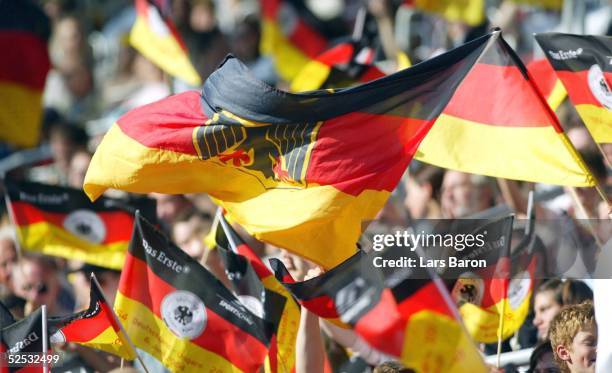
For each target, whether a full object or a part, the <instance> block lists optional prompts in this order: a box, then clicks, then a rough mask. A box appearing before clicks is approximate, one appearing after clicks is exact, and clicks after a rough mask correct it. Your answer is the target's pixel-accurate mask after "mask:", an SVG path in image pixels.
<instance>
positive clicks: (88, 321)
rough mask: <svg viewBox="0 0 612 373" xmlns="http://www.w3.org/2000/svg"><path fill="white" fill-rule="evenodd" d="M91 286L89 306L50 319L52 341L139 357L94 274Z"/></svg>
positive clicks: (121, 355) (125, 357)
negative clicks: (76, 311) (67, 314)
mask: <svg viewBox="0 0 612 373" xmlns="http://www.w3.org/2000/svg"><path fill="white" fill-rule="evenodd" d="M90 286H91V290H90V293H89V297H90V298H89V308H88V309H86V310H84V311H81V312H78V313H76V314H74V315H70V316H67V317H52V318H49V320H48V328H49V335H50V341H51V343H63V342H74V343H78V344H81V345H83V346H87V347H91V348H94V349H97V350H102V351H106V352H108V353H111V354H115V355H117V356H120V357H121V358H123V359H127V360H134V359H136V351H135V350H134V348H133V346H132V344H131V343H130V342H129V340H128V337H127V336H126V335H125V334H124V332H123V330H122V329H121V326H120V325H119V321H118V320H117V318H116V316H115V315H114V312H113V310H112V308H111V306H110V305H109V304H108V303H107V302H106V299H105V297H104V294H103V293H102V289H100V287H99V286H98V282H97V281H95V280H94V277H93V273H92V277H91V284H90Z"/></svg>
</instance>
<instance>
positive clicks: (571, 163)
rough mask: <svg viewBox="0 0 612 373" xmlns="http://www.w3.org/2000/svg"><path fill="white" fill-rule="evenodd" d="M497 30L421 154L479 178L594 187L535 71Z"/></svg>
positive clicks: (421, 157) (436, 162) (439, 164)
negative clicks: (529, 69)
mask: <svg viewBox="0 0 612 373" xmlns="http://www.w3.org/2000/svg"><path fill="white" fill-rule="evenodd" d="M495 35H497V36H498V37H496V38H495V40H494V41H492V42H491V45H490V48H487V49H486V51H485V52H484V53H483V54H482V58H481V59H480V60H479V61H478V63H476V64H475V65H474V67H473V69H472V70H471V71H470V73H469V74H468V76H467V77H466V78H465V79H464V80H463V82H462V83H461V85H460V86H459V88H458V89H457V91H456V92H455V95H454V96H453V98H452V99H451V100H450V102H449V103H448V105H447V106H446V108H445V109H444V111H443V113H442V114H441V115H440V117H439V118H438V120H437V121H436V123H435V124H434V125H433V127H432V129H431V131H429V133H428V134H427V136H426V137H425V139H424V140H423V142H422V143H421V145H420V146H419V150H418V152H417V153H416V155H415V158H416V159H418V160H420V161H423V162H426V163H430V164H433V165H436V166H438V167H443V168H450V169H453V170H458V171H463V172H469V173H474V174H480V175H487V176H493V177H501V178H506V179H515V180H525V181H531V182H539V183H546V184H558V185H569V186H594V185H595V178H594V177H593V175H591V173H590V171H589V170H588V168H587V166H586V165H585V164H584V161H583V160H582V158H581V157H580V155H579V154H578V152H577V151H576V149H575V148H574V147H573V145H572V144H571V143H570V142H569V140H568V138H567V136H566V134H565V132H564V131H563V128H562V127H561V125H560V124H559V120H558V119H557V117H556V116H555V114H554V112H553V111H552V110H551V108H550V107H549V106H548V104H547V103H546V100H545V99H544V98H543V97H542V96H541V94H540V93H539V91H538V89H537V88H536V86H535V82H534V80H533V79H532V77H531V76H530V74H529V72H528V71H527V69H526V68H525V66H524V65H523V63H522V62H521V60H520V59H519V57H518V56H517V55H516V53H515V52H514V51H513V50H512V48H510V46H508V44H507V43H506V42H505V41H504V40H503V38H501V35H500V32H497V33H495ZM562 80H563V79H562ZM441 149H442V150H441Z"/></svg>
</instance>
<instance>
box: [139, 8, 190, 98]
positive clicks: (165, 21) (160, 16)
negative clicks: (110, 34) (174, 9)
mask: <svg viewBox="0 0 612 373" xmlns="http://www.w3.org/2000/svg"><path fill="white" fill-rule="evenodd" d="M157 3H158V2H156V1H153V0H135V6H136V22H135V23H134V26H133V27H132V31H131V32H130V44H131V45H132V46H133V47H134V48H136V49H137V50H138V52H140V53H142V55H143V56H145V57H146V58H148V59H149V60H151V61H152V62H153V63H154V64H156V65H157V66H159V68H161V69H162V70H164V71H165V72H167V73H168V74H170V75H172V76H174V77H177V78H179V79H181V80H182V81H184V82H185V83H187V84H190V85H192V86H200V85H201V84H202V80H201V79H200V76H199V75H198V73H197V71H196V70H195V68H194V67H193V65H192V64H191V61H190V60H189V52H188V51H187V47H185V43H184V42H183V39H182V38H181V36H180V35H179V33H178V31H177V30H176V27H175V26H174V22H172V19H171V17H170V15H169V11H170V9H169V8H170V7H169V6H167V7H164V9H160V7H159V6H158V5H157Z"/></svg>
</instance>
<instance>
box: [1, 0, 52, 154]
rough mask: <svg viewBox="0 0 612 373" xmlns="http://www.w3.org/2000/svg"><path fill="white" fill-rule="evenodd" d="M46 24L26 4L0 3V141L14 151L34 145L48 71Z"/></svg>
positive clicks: (38, 11) (15, 0)
mask: <svg viewBox="0 0 612 373" xmlns="http://www.w3.org/2000/svg"><path fill="white" fill-rule="evenodd" d="M50 32H51V31H50V26H49V20H48V19H47V16H45V14H44V13H43V11H42V10H41V9H40V8H39V7H38V6H37V5H35V4H34V3H32V2H30V1H21V0H3V1H0V49H1V50H3V51H5V52H4V53H3V56H2V58H0V102H2V105H0V141H3V142H7V143H9V144H11V145H14V146H18V147H32V146H35V145H37V144H38V141H39V139H40V128H41V125H42V94H43V90H44V88H45V82H46V80H47V73H48V72H49V69H50V68H51V63H50V61H49V53H48V52H47V40H48V39H49V34H50Z"/></svg>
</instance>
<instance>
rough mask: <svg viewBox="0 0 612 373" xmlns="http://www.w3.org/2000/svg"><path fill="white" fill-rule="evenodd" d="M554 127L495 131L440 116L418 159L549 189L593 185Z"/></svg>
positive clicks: (592, 181) (477, 124)
mask: <svg viewBox="0 0 612 373" xmlns="http://www.w3.org/2000/svg"><path fill="white" fill-rule="evenodd" d="M570 147H571V145H570V144H569V143H567V141H566V137H565V136H564V134H562V133H557V132H555V130H554V129H553V127H552V126H546V127H517V126H493V125H488V124H482V123H477V122H472V121H468V120H464V119H460V118H456V117H453V116H450V115H447V114H442V115H441V116H440V117H439V118H438V120H437V121H436V123H435V124H434V125H433V126H432V128H431V130H430V131H429V133H428V134H427V136H425V139H424V140H423V142H422V143H421V145H420V146H419V149H418V151H417V153H416V155H415V158H416V159H418V160H420V161H423V162H426V163H430V164H433V165H436V166H439V167H443V168H450V169H453V170H458V171H463V172H469V173H475V174H481V175H488V176H493V177H501V178H506V179H516V180H525V181H531V182H537V183H545V184H557V185H570V186H583V187H586V186H593V185H594V180H593V179H592V177H591V176H590V172H588V171H587V170H586V169H585V168H584V167H585V166H584V163H583V162H582V161H581V160H580V159H578V158H576V157H577V155H576V154H575V151H572V149H573V148H572V149H570Z"/></svg>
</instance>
